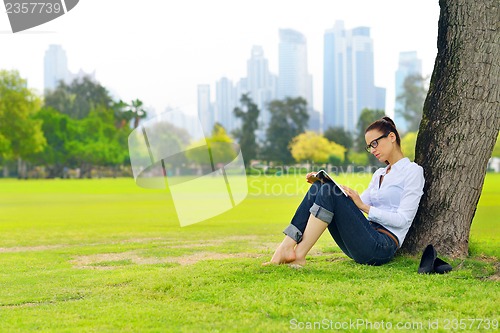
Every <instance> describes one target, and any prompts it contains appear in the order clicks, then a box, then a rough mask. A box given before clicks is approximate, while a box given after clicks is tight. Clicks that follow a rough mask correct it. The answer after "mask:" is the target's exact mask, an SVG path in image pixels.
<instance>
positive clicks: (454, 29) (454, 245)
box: [403, 0, 500, 257]
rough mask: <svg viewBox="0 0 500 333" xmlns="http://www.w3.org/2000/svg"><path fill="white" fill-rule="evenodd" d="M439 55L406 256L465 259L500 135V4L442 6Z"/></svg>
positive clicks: (448, 2)
mask: <svg viewBox="0 0 500 333" xmlns="http://www.w3.org/2000/svg"><path fill="white" fill-rule="evenodd" d="M439 4H440V7H441V12H440V18H439V24H438V26H439V29H438V41H437V46H438V53H437V57H436V61H435V64H434V71H433V73H432V78H431V83H430V87H429V93H428V95H427V98H426V100H425V103H424V111H423V117H422V121H421V123H420V128H419V133H418V138H417V146H416V158H415V161H416V162H417V163H418V164H420V165H421V166H422V167H423V168H424V175H425V187H424V194H423V196H422V199H421V201H420V206H419V210H418V212H417V215H416V217H415V220H414V222H413V225H412V227H411V228H410V231H409V233H408V235H407V237H406V240H405V242H404V244H403V250H404V251H405V252H409V253H420V252H421V251H422V250H423V248H425V246H426V245H427V244H433V245H434V246H435V247H436V249H437V251H438V252H439V253H440V254H442V255H445V256H446V255H447V256H453V257H463V256H466V255H467V254H468V244H469V243H468V241H469V233H470V226H471V223H472V219H473V217H474V213H475V211H476V206H477V203H478V201H479V197H480V195H481V190H482V187H483V183H484V177H485V173H486V167H487V162H488V159H489V158H490V156H491V153H492V151H493V147H494V145H495V141H496V139H497V136H498V133H499V129H500V116H499V96H500V91H499V89H500V88H499V84H498V78H499V77H500V70H499V69H500V67H499V66H498V64H499V63H500V43H498V41H499V40H500V29H498V28H497V29H495V27H498V0H478V1H455V0H441V1H440V2H439Z"/></svg>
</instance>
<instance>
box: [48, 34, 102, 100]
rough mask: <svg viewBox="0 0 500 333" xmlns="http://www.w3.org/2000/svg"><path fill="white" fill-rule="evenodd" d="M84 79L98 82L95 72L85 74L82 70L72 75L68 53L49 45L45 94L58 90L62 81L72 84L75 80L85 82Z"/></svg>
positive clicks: (56, 46)
mask: <svg viewBox="0 0 500 333" xmlns="http://www.w3.org/2000/svg"><path fill="white" fill-rule="evenodd" d="M83 78H89V79H90V80H92V81H94V82H97V81H96V78H95V71H94V72H92V73H85V72H84V71H83V70H81V69H80V70H79V71H78V72H77V73H71V72H70V71H69V69H68V58H67V56H66V51H65V50H64V49H63V48H62V46H61V45H56V44H52V45H49V48H48V50H47V51H45V58H44V92H48V91H50V90H54V89H56V88H57V86H58V85H59V83H60V82H61V81H62V82H64V83H66V84H70V83H71V82H72V81H73V80H83Z"/></svg>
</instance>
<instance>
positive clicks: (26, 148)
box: [0, 70, 46, 159]
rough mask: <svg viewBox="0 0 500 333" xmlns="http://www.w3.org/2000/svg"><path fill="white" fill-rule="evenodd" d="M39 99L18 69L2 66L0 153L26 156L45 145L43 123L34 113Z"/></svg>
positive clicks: (0, 77)
mask: <svg viewBox="0 0 500 333" xmlns="http://www.w3.org/2000/svg"><path fill="white" fill-rule="evenodd" d="M39 108H40V99H39V98H38V97H37V96H36V95H35V93H34V92H32V91H31V90H30V89H28V88H27V84H26V80H24V79H22V78H21V77H20V76H19V73H18V72H17V71H5V70H0V156H3V157H4V158H5V159H16V158H26V157H28V156H30V155H32V154H35V153H37V152H40V151H41V150H42V149H43V148H44V146H45V145H46V140H45V137H44V136H43V132H42V130H41V126H42V123H41V121H40V120H38V119H35V118H34V116H35V114H36V112H37V111H38V110H39Z"/></svg>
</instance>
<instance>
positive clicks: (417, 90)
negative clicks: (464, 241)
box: [0, 71, 500, 178]
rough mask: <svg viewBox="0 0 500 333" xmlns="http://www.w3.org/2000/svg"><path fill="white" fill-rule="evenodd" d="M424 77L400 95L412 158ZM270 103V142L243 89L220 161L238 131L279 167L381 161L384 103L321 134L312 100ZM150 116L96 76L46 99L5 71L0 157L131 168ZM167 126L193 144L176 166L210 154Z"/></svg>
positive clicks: (0, 83)
mask: <svg viewBox="0 0 500 333" xmlns="http://www.w3.org/2000/svg"><path fill="white" fill-rule="evenodd" d="M423 82H424V79H423V78H422V77H419V76H410V77H408V78H407V80H406V81H405V89H404V92H403V94H402V95H401V96H399V97H398V100H399V101H400V104H401V105H403V108H402V109H401V110H397V112H399V113H401V114H402V115H403V116H404V117H407V118H408V120H409V123H410V126H409V129H410V130H412V131H411V132H408V133H406V134H405V135H404V136H403V138H402V146H403V151H404V153H405V154H406V155H407V156H409V157H410V158H411V159H413V158H414V151H415V143H416V139H417V132H416V131H413V130H414V129H415V127H416V126H418V123H419V121H420V117H421V105H420V103H423V98H424V96H425V90H423V89H422V86H423ZM419 105H420V107H419ZM268 107H269V111H270V114H271V121H270V124H269V127H268V128H267V131H266V139H265V141H264V142H263V143H261V144H258V142H257V138H256V135H255V133H256V130H257V127H258V122H257V119H258V117H259V113H260V110H259V109H258V107H257V105H256V104H255V103H254V102H253V100H252V98H251V96H249V95H248V94H244V95H242V97H241V99H240V106H238V107H236V108H235V109H234V111H233V112H234V115H235V117H237V118H240V119H241V124H242V126H241V127H240V128H238V129H237V130H235V131H234V132H233V133H231V134H229V133H226V131H225V129H224V128H223V127H222V126H221V125H220V124H216V125H215V126H214V129H213V131H212V133H211V135H210V136H209V137H208V138H207V142H208V144H209V146H210V147H211V148H212V151H213V152H216V153H217V154H218V155H220V154H222V155H221V156H216V157H217V160H219V161H226V160H227V161H230V160H231V159H232V158H234V156H235V155H234V153H235V152H234V149H231V147H232V145H231V144H230V143H231V142H232V141H233V138H232V137H234V138H235V140H236V141H237V142H238V143H239V145H240V147H241V149H242V152H243V157H244V161H245V163H246V166H247V167H248V166H249V165H250V163H251V162H252V161H255V160H258V161H263V162H265V163H267V164H269V162H272V163H273V164H274V165H280V166H286V165H290V164H294V163H302V162H308V163H313V164H331V165H337V166H340V165H342V166H346V165H349V164H355V165H363V166H366V165H377V163H378V161H377V160H376V159H375V158H374V157H373V156H372V155H370V154H367V153H366V152H365V151H364V146H365V145H366V143H365V140H364V129H365V128H366V127H367V126H368V125H369V124H370V123H371V122H373V121H375V120H377V119H380V118H381V117H383V116H384V115H385V113H384V111H383V110H369V109H365V110H363V111H362V112H361V115H360V117H359V120H358V124H357V130H356V133H355V134H353V133H348V132H346V131H344V129H342V128H328V129H327V130H326V131H325V132H324V133H323V134H322V135H321V134H318V133H315V132H311V131H307V130H306V127H307V123H308V112H307V102H306V100H305V99H303V98H300V97H299V98H285V99H284V100H274V101H272V102H271V103H270V104H269V106H268ZM419 110H420V111H419ZM419 112H420V113H419ZM146 116H147V113H146V111H145V110H144V107H143V103H142V101H140V100H139V99H136V100H133V101H131V102H130V103H125V102H123V101H121V100H118V101H115V100H113V98H112V97H111V96H110V94H109V92H108V91H107V90H106V88H104V87H103V86H101V85H100V84H99V83H97V82H95V81H92V80H91V79H89V78H83V79H81V80H75V81H73V82H72V83H71V84H66V83H64V82H61V83H60V84H59V86H58V87H57V88H56V89H55V90H54V91H51V92H48V93H47V94H46V96H45V98H44V100H42V98H40V97H39V96H37V95H36V94H35V93H34V92H33V91H32V90H30V89H28V88H27V85H26V81H25V80H23V79H22V78H21V77H20V76H19V73H18V72H16V71H0V162H1V164H2V167H3V174H4V177H6V176H8V175H9V173H10V171H11V169H17V176H18V177H20V178H25V177H28V176H30V172H29V169H30V167H29V166H31V169H32V170H33V169H35V170H36V173H35V174H34V172H31V176H38V177H49V178H53V177H60V176H63V177H64V176H66V175H67V174H68V170H74V169H77V170H79V172H78V174H77V175H75V176H77V177H90V176H91V172H92V169H94V168H96V167H98V168H106V169H107V170H108V171H109V172H111V173H112V174H113V175H116V173H117V172H118V171H120V173H121V174H123V172H128V173H130V171H129V166H130V158H129V151H128V145H127V143H128V140H127V139H128V136H129V134H130V133H131V131H132V130H133V129H134V128H137V127H138V126H139V123H140V121H141V119H144V118H145V117H146ZM412 119H413V120H412ZM417 120H418V121H417ZM412 121H413V123H412ZM166 126H167V127H165V128H164V129H163V130H162V131H164V132H168V133H165V135H167V136H168V137H169V139H168V140H167V141H168V142H178V143H179V144H180V145H182V146H183V147H182V148H183V149H181V150H187V151H188V153H187V154H185V156H177V157H176V158H175V159H176V160H175V161H173V165H175V166H176V167H181V166H186V165H188V164H189V163H198V164H200V163H201V162H202V160H203V161H204V158H203V156H202V155H199V154H200V152H197V151H196V150H194V151H192V150H191V149H190V145H192V146H194V147H196V146H199V143H196V142H195V143H193V142H191V138H190V137H189V134H188V133H187V132H186V131H185V130H183V129H181V128H178V127H176V126H174V125H173V124H167V125H166ZM231 136H232V137H231ZM170 137H171V138H170ZM216 147H218V148H217V149H214V148H216ZM499 150H500V149H496V150H495V152H496V151H499ZM197 154H198V155H199V156H198V155H197ZM494 154H495V153H494ZM498 155H499V156H500V153H499V154H498ZM40 166H43V168H40ZM41 170H43V171H41ZM247 170H248V168H247Z"/></svg>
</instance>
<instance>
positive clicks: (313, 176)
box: [306, 172, 319, 184]
mask: <svg viewBox="0 0 500 333" xmlns="http://www.w3.org/2000/svg"><path fill="white" fill-rule="evenodd" d="M316 174H317V172H309V173H308V174H307V175H306V181H307V182H308V183H309V184H312V183H314V182H315V181H317V180H319V178H316Z"/></svg>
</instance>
